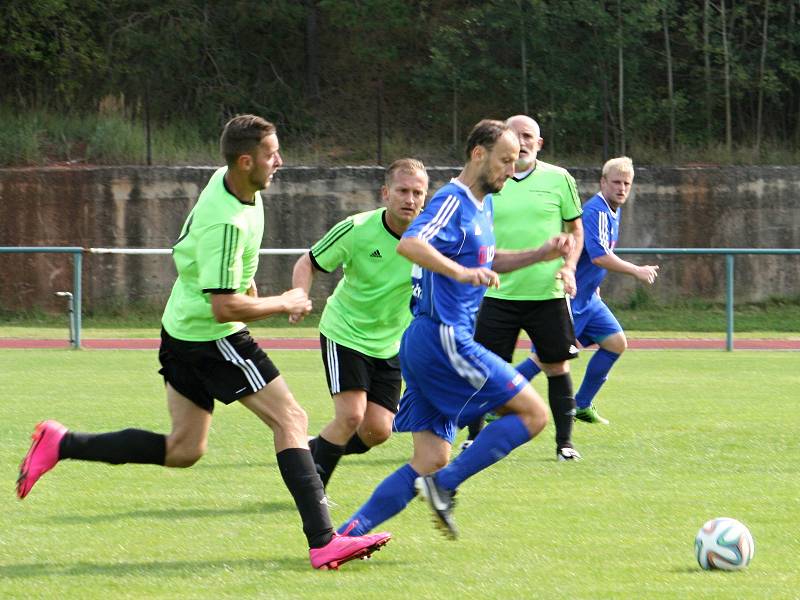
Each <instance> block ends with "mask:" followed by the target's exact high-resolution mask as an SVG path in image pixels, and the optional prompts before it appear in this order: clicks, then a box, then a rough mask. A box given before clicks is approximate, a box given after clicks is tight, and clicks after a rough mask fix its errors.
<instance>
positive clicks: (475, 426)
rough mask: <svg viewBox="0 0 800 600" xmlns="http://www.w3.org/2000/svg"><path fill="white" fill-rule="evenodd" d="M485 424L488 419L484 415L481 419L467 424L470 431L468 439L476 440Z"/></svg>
mask: <svg viewBox="0 0 800 600" xmlns="http://www.w3.org/2000/svg"><path fill="white" fill-rule="evenodd" d="M485 424H486V420H485V419H484V418H483V417H480V418H479V419H477V420H475V421H473V422H472V423H470V424H469V425H467V431H468V432H469V434H468V435H467V439H468V440H474V439H475V438H476V437H478V434H479V433H480V432H481V430H482V429H483V426H484V425H485Z"/></svg>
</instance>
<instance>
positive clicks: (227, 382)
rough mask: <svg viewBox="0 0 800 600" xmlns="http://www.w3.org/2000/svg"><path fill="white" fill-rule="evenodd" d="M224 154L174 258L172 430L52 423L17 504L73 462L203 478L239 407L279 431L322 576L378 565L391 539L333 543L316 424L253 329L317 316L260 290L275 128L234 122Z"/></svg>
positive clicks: (292, 293)
mask: <svg viewBox="0 0 800 600" xmlns="http://www.w3.org/2000/svg"><path fill="white" fill-rule="evenodd" d="M220 149H221V151H222V154H223V155H224V156H225V159H226V161H227V166H226V167H222V168H220V169H218V170H217V171H216V172H215V173H214V174H213V175H212V176H211V179H210V180H209V182H208V184H207V185H206V187H205V189H204V190H203V192H202V193H201V194H200V198H199V199H198V201H197V203H196V204H195V206H194V208H193V209H192V211H191V212H190V214H189V217H188V218H187V220H186V223H185V224H184V226H183V229H182V231H181V235H180V237H179V238H178V241H177V242H176V243H175V246H174V247H173V258H174V261H175V266H176V268H177V271H178V279H177V280H176V282H175V285H174V287H173V288H172V293H171V294H170V297H169V300H168V301H167V306H166V309H165V310H164V315H163V317H162V326H163V327H162V330H161V348H160V350H159V355H158V356H159V360H160V362H161V369H160V371H159V373H161V375H162V376H163V377H164V382H165V385H166V391H167V406H168V409H169V413H170V417H171V419H172V431H171V432H170V433H169V435H163V434H159V433H153V432H150V431H143V430H140V429H124V430H122V431H114V432H109V433H100V434H91V433H78V432H74V431H70V430H68V429H67V428H66V427H64V426H63V425H61V424H60V423H58V422H56V421H52V420H49V421H43V422H41V423H39V424H38V425H37V426H36V430H35V431H34V433H33V436H32V437H33V444H32V445H31V448H30V450H29V451H28V453H27V455H26V456H25V458H24V460H23V461H22V464H21V465H20V472H19V479H18V480H17V496H18V497H19V498H20V499H23V498H25V497H26V496H27V495H28V493H29V492H30V490H31V488H32V487H33V485H34V484H35V483H36V482H37V480H38V479H39V478H40V477H41V476H42V475H43V474H44V473H46V472H47V471H49V470H50V469H52V468H53V467H54V466H55V465H56V463H58V462H59V461H60V460H64V459H76V460H89V461H99V462H105V463H110V464H124V463H140V464H155V465H163V466H166V467H191V466H192V465H194V464H195V463H196V462H197V461H198V460H199V459H200V457H201V456H202V455H203V454H204V452H205V450H206V445H207V441H208V432H209V428H210V426H211V415H212V412H213V410H214V400H215V399H217V400H219V401H220V402H222V403H223V404H231V403H233V402H235V401H239V402H241V403H242V404H243V405H244V406H246V407H247V408H248V409H249V410H251V411H252V412H253V413H254V414H255V415H256V416H257V417H259V418H260V419H261V420H262V421H263V422H264V423H266V424H267V425H268V426H269V427H270V428H271V429H272V431H273V434H274V443H275V452H276V456H277V460H278V467H279V468H280V471H281V475H282V477H283V480H284V483H285V484H286V487H287V488H288V489H289V491H290V492H291V494H292V496H293V497H294V501H295V504H296V505H297V510H298V512H299V513H300V517H301V519H302V522H303V532H304V533H305V535H306V538H307V540H308V545H309V548H310V550H309V556H310V559H311V565H312V566H313V567H314V568H318V569H319V568H321V569H329V568H331V569H336V568H338V566H339V565H340V564H342V563H344V562H347V561H349V560H352V559H354V558H361V557H365V556H369V555H370V554H371V553H372V552H373V551H374V550H377V549H378V548H379V547H380V546H382V545H384V544H385V543H387V542H388V541H389V539H390V538H391V536H390V535H389V534H388V533H381V534H376V535H373V536H365V537H361V538H348V537H344V536H340V535H338V534H336V533H334V532H333V528H332V527H331V522H330V516H329V515H328V508H327V500H326V498H325V491H324V488H323V486H322V482H321V481H320V479H319V476H318V475H317V472H316V469H315V468H314V461H313V459H312V457H311V453H310V452H309V450H308V445H307V441H306V440H307V437H306V435H307V433H306V431H307V427H308V419H307V417H306V414H305V412H304V411H303V409H302V408H301V407H300V405H299V404H298V403H297V401H296V400H295V399H294V396H292V393H291V392H290V391H289V388H288V387H287V385H286V382H285V381H284V379H283V377H281V375H280V373H279V372H278V369H277V368H276V366H275V365H274V364H273V363H272V361H271V360H270V359H269V358H268V357H267V355H266V354H265V353H264V351H263V350H262V349H261V348H260V347H259V346H258V344H257V343H256V342H255V340H253V338H252V337H250V333H249V332H248V330H247V328H246V327H247V326H246V325H245V322H250V321H256V320H259V319H263V318H266V317H269V316H271V315H274V314H279V313H285V314H288V315H289V316H290V318H292V319H295V320H297V319H300V318H302V317H303V316H305V315H306V314H308V312H309V311H310V310H311V302H310V301H309V299H308V295H307V294H306V292H305V291H304V290H302V289H298V288H295V289H293V290H289V291H287V292H284V293H283V294H281V295H280V296H266V297H258V294H257V292H256V286H255V282H254V280H253V277H254V275H255V273H256V269H257V267H258V253H259V249H260V247H261V240H262V237H263V233H264V209H263V205H262V199H261V194H260V192H259V191H260V190H263V189H266V188H267V187H269V185H270V183H271V181H272V177H273V175H274V174H275V172H276V171H277V170H278V169H279V168H280V166H281V165H282V164H283V161H282V159H281V156H280V152H279V147H278V137H277V134H276V131H275V127H274V126H273V125H272V124H271V123H269V122H268V121H265V120H264V119H262V118H260V117H256V116H254V115H241V116H238V117H234V118H233V119H231V120H230V121H229V122H228V123H227V125H226V126H225V129H224V131H223V132H222V136H221V138H220Z"/></svg>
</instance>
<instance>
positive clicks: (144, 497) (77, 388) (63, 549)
mask: <svg viewBox="0 0 800 600" xmlns="http://www.w3.org/2000/svg"><path fill="white" fill-rule="evenodd" d="M587 354H588V353H587ZM272 356H273V358H274V359H275V361H276V363H277V364H278V365H279V366H280V367H281V369H282V371H283V373H284V375H285V377H286V379H287V380H288V382H289V384H290V386H291V387H292V388H293V390H294V392H295V395H296V396H297V397H298V399H299V400H300V401H301V403H302V404H303V405H304V406H305V407H306V409H307V411H308V413H309V417H310V420H311V430H312V431H313V432H316V431H318V430H319V428H320V426H321V425H323V423H324V422H326V421H327V420H328V418H329V417H330V416H331V408H332V406H331V403H330V400H329V398H328V397H327V394H326V390H325V387H324V375H323V371H322V367H321V362H320V360H319V357H318V355H317V353H316V352H303V351H299V352H297V351H296V352H274V353H272ZM586 360H587V356H586V355H584V356H583V357H581V358H579V359H578V360H577V361H576V362H575V365H574V372H575V378H576V380H578V379H579V377H580V375H581V374H582V372H583V368H584V367H585V364H586ZM0 365H2V367H1V368H0V383H1V384H2V389H3V396H2V404H3V409H4V410H3V415H4V418H3V420H2V422H1V423H0V436H1V439H2V440H3V443H2V444H1V445H0V469H2V473H3V479H4V480H5V482H6V483H5V485H4V489H5V490H6V491H5V493H4V494H2V500H0V515H2V516H1V517H0V520H1V521H0V522H1V523H2V527H1V528H0V531H1V532H2V533H0V597H2V598H181V599H186V598H228V597H231V598H232V597H236V598H251V597H252V598H257V597H261V598H342V599H347V600H352V599H354V598H405V599H408V598H444V597H451V598H570V599H572V598H587V599H588V598H591V599H595V598H615V599H616V598H681V599H686V598H691V599H695V598H769V599H775V598H797V597H798V589H800V572H798V569H797V565H796V564H795V562H794V559H795V557H796V556H797V555H799V554H800V537H798V533H797V521H798V517H800V478H799V477H798V475H797V474H798V469H797V465H798V464H800V445H799V444H798V439H800V420H798V419H797V416H796V410H797V406H796V403H797V390H798V389H800V368H799V367H800V355H798V353H792V352H783V353H780V352H744V351H739V352H736V353H733V354H731V353H725V352H709V351H706V352H702V351H631V352H629V353H628V354H627V355H626V356H625V357H624V358H623V359H622V361H621V362H620V363H619V364H618V366H617V368H616V369H615V371H614V373H613V375H612V378H611V379H610V380H609V382H608V384H607V385H606V387H605V388H604V390H603V392H602V393H601V397H600V400H599V406H600V408H601V409H602V413H603V414H604V415H605V416H607V417H608V418H610V419H611V420H612V425H611V426H610V427H602V426H592V425H586V424H583V423H577V424H576V431H575V442H576V446H577V447H578V448H579V449H580V450H581V452H582V453H583V455H584V460H583V461H581V462H579V463H576V464H560V463H557V462H556V461H555V460H554V445H553V442H552V435H553V431H552V428H551V427H550V426H548V429H547V430H546V431H545V432H544V433H543V434H542V436H540V437H539V438H537V439H536V440H534V441H533V442H532V443H530V444H527V445H526V446H523V447H522V448H520V449H518V450H517V451H515V452H514V453H513V454H511V455H510V456H509V457H508V458H507V459H505V460H503V461H501V462H500V463H499V464H497V465H495V466H493V467H491V468H490V469H488V470H487V471H484V472H483V473H480V474H478V475H477V476H475V477H474V478H473V479H471V480H469V481H467V482H466V483H465V484H464V485H463V486H462V487H461V490H460V493H459V504H458V508H457V511H456V519H457V521H458V525H459V528H460V530H461V538H460V539H459V541H457V542H451V541H447V540H445V539H444V538H442V537H440V535H439V534H438V533H437V532H436V530H435V529H434V527H433V526H432V524H431V520H430V517H429V515H428V513H427V508H426V507H425V506H424V505H423V504H422V503H420V502H417V501H415V502H413V503H412V505H411V506H409V508H408V509H407V510H406V511H405V512H404V513H402V514H401V515H399V516H398V517H396V518H395V519H393V520H392V521H390V522H389V523H387V524H386V525H385V527H386V529H388V530H390V531H392V532H393V534H394V538H395V539H394V540H393V541H392V542H391V543H390V544H389V545H388V546H387V547H386V548H385V549H384V550H382V551H381V552H379V553H377V554H376V555H375V556H374V557H373V559H372V560H369V561H363V562H362V561H358V562H354V563H349V564H347V565H345V566H344V567H342V570H341V571H340V572H335V573H334V572H315V571H313V570H312V569H311V568H310V566H309V564H308V559H307V549H306V547H305V540H304V538H303V535H302V532H301V530H300V525H299V518H298V516H297V514H296V512H295V510H294V507H293V504H292V501H291V498H290V496H289V494H288V492H287V491H286V489H285V488H284V486H283V484H282V481H281V478H280V475H279V473H278V470H277V466H276V462H275V457H274V452H273V448H272V441H271V434H270V433H269V431H268V430H267V429H266V428H265V427H264V426H263V425H262V424H261V423H260V422H258V421H257V420H256V419H255V418H254V417H253V416H252V415H251V414H250V413H249V412H248V411H246V409H244V408H243V407H241V406H238V405H237V406H231V407H223V406H218V408H217V411H216V413H215V415H216V418H215V421H214V424H213V426H212V431H211V438H210V445H209V452H208V454H207V456H206V457H205V458H204V459H203V460H202V461H201V462H200V463H199V464H198V465H196V466H195V467H194V468H192V469H188V470H166V469H163V468H158V467H148V466H141V465H135V466H133V465H132V466H117V467H112V466H107V465H102V464H96V463H82V462H70V461H66V462H64V463H62V464H60V465H59V466H58V467H56V469H55V470H54V471H53V472H52V473H49V474H47V475H45V477H44V478H43V479H42V480H41V481H40V482H39V483H38V484H37V486H36V488H35V489H34V490H33V492H32V493H31V495H30V496H29V497H28V498H27V499H26V500H25V501H24V502H20V501H18V500H17V499H16V498H15V497H14V492H13V489H14V479H15V477H16V469H17V465H18V463H19V461H20V459H21V458H22V456H23V454H24V453H25V451H26V450H27V448H28V445H29V434H30V431H31V430H32V427H33V425H34V424H35V423H36V422H37V421H38V420H40V419H43V418H55V419H59V420H61V421H63V422H64V423H65V424H67V425H68V426H69V427H72V428H74V429H77V430H88V431H100V430H111V429H118V428H123V427H127V426H134V427H141V428H152V429H155V430H160V431H166V430H167V428H168V417H167V414H166V410H165V408H164V399H163V389H162V385H161V383H160V381H159V378H158V376H157V375H156V373H155V369H156V353H155V352H152V351H151V352H143V351H84V352H72V351H68V350H64V351H34V350H0ZM542 383H543V382H542V381H538V380H537V387H538V388H539V389H540V391H542ZM462 437H463V432H462V434H461V436H460V437H459V441H460V440H461V438H462ZM409 448H410V438H409V436H407V435H403V434H401V435H397V436H395V437H394V438H393V439H391V440H390V441H389V442H388V443H387V444H386V445H385V446H383V447H381V448H378V449H376V450H374V451H373V452H371V453H369V454H366V455H363V456H358V457H347V458H345V459H344V460H343V462H342V463H341V465H340V468H339V470H338V471H337V473H336V475H335V476H334V478H333V480H332V482H331V485H330V487H329V490H328V491H329V493H330V496H331V498H332V499H333V500H334V501H335V502H336V504H337V506H336V507H335V508H334V509H333V513H332V514H333V520H334V523H335V524H337V525H338V524H339V523H341V522H342V521H343V520H344V519H345V518H346V517H347V516H349V514H350V513H351V512H352V511H353V510H354V509H355V508H356V507H357V506H358V505H359V504H360V503H361V502H363V501H364V500H365V499H366V498H367V496H368V495H369V494H370V492H371V490H372V489H373V487H374V486H375V485H376V484H377V483H378V482H379V481H380V480H381V479H382V478H383V477H385V476H386V475H387V474H388V473H389V472H391V471H392V470H394V469H395V468H397V467H398V466H400V465H401V464H402V463H403V462H404V461H405V460H406V459H407V457H408V455H409ZM717 516H731V517H734V518H737V519H739V520H741V521H743V522H744V523H746V524H747V525H748V526H749V528H750V530H751V532H752V533H753V536H754V538H755V543H756V553H755V558H754V560H753V562H752V564H751V565H750V567H749V568H748V569H746V570H745V571H743V572H738V573H721V572H704V571H702V570H700V568H699V567H698V566H697V564H696V562H695V559H694V555H693V540H694V536H695V533H696V532H697V530H698V529H699V528H700V526H701V525H702V524H703V522H704V521H706V520H707V519H709V518H712V517H717Z"/></svg>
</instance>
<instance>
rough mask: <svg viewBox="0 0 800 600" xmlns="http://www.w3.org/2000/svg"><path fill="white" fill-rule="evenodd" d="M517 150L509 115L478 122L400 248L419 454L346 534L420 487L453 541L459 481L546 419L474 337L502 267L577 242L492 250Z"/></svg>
mask: <svg viewBox="0 0 800 600" xmlns="http://www.w3.org/2000/svg"><path fill="white" fill-rule="evenodd" d="M518 155H519V142H518V140H517V136H516V135H515V134H514V133H513V132H512V131H511V130H510V129H509V128H508V127H507V126H506V125H505V124H504V123H503V122H501V121H493V120H484V121H481V122H480V123H478V124H477V125H476V126H475V127H474V128H473V129H472V132H471V133H470V135H469V138H468V140H467V149H466V156H467V163H466V165H465V167H464V169H463V170H462V171H461V174H460V175H459V176H458V177H457V178H455V179H452V180H451V181H450V183H448V184H447V185H445V186H444V187H442V188H441V189H440V190H439V191H438V192H437V193H436V194H435V195H434V196H433V198H432V199H431V201H430V202H429V204H428V207H427V208H426V210H425V212H423V213H422V214H421V215H420V216H419V217H417V219H416V220H415V221H414V223H412V225H411V226H410V227H409V228H408V230H407V231H406V232H405V234H403V238H402V240H401V241H400V244H399V245H398V247H397V251H398V252H399V253H400V254H402V255H403V256H405V257H407V258H408V259H409V260H411V261H412V262H414V263H415V266H414V269H413V300H412V311H413V314H414V319H413V321H412V322H411V325H409V327H408V329H407V330H406V332H405V333H404V334H403V339H402V342H401V345H400V364H401V367H402V372H403V378H404V379H405V381H406V391H405V393H404V394H403V397H402V398H401V400H400V408H399V411H398V413H397V417H396V418H395V429H396V430H397V431H410V432H411V433H412V435H413V444H414V452H413V456H412V458H411V461H410V462H409V463H408V464H406V465H404V466H402V467H401V468H400V469H398V470H397V471H395V472H394V473H392V474H391V475H389V477H387V478H386V479H384V480H383V482H382V483H380V484H379V485H378V487H377V488H376V489H375V491H374V492H373V494H372V496H371V497H370V499H369V500H368V501H367V502H366V504H364V505H363V506H362V507H361V508H359V509H358V510H357V511H356V512H355V514H353V515H352V516H351V517H350V519H348V521H347V522H346V523H345V524H344V525H342V527H341V528H340V529H339V531H340V532H346V531H350V532H351V533H354V534H364V533H366V532H368V531H370V530H371V529H372V528H374V527H375V526H377V525H378V524H380V523H382V522H383V521H385V520H386V519H388V518H390V517H392V516H394V515H395V514H397V513H398V512H400V511H401V510H403V508H405V506H406V505H407V504H408V502H409V501H410V500H411V499H412V498H413V497H414V495H415V493H416V492H420V493H421V494H422V497H423V498H425V499H426V500H427V501H428V504H429V506H430V508H431V509H432V510H433V512H434V515H435V516H436V522H437V525H438V526H440V527H441V528H442V529H443V530H444V531H445V532H446V533H447V534H448V535H449V536H450V537H452V538H455V536H456V527H455V523H454V520H453V516H452V510H453V495H454V494H455V491H456V489H457V488H458V486H459V485H460V484H461V483H462V482H463V481H464V480H466V479H467V478H468V477H471V476H472V475H474V474H476V473H478V472H479V471H481V470H483V469H485V468H487V467H489V466H490V465H492V464H494V463H495V462H497V461H498V460H500V459H501V458H503V457H504V456H506V455H507V454H508V453H509V452H511V451H512V450H513V449H514V448H516V447H517V446H519V445H521V444H523V443H525V442H527V441H528V440H530V439H531V438H533V437H534V436H535V435H536V434H538V433H539V432H540V431H541V430H542V429H543V428H544V427H545V425H546V424H547V410H546V408H545V406H544V403H543V402H542V399H541V398H540V397H539V395H538V394H537V393H536V392H535V391H534V389H533V388H532V387H531V386H530V385H529V384H528V383H527V382H526V381H525V379H524V377H523V376H522V375H520V374H519V373H517V372H516V371H515V370H514V368H513V367H512V366H511V365H509V364H508V363H506V362H505V361H504V360H503V359H501V358H500V357H498V356H497V355H495V354H493V353H492V352H490V351H489V350H487V349H486V348H484V347H483V346H481V345H480V344H478V343H477V342H476V341H475V340H474V339H473V337H472V336H473V331H474V326H475V315H476V313H477V311H478V307H479V305H480V302H481V299H482V298H483V295H484V293H485V291H486V288H487V287H488V286H496V285H497V284H498V276H497V272H496V271H499V272H503V271H510V270H513V269H518V268H520V267H523V266H525V265H529V264H532V263H534V262H537V261H541V260H549V259H552V258H555V257H556V256H563V255H566V254H568V253H569V252H570V251H571V250H572V244H573V238H572V237H571V236H569V235H567V234H561V235H558V236H555V237H553V238H552V239H550V240H549V241H548V242H547V243H545V244H543V245H542V246H541V247H540V248H537V249H535V250H524V251H519V252H501V251H498V252H495V238H494V232H493V231H492V227H493V224H492V212H493V207H492V196H491V194H492V193H494V192H497V191H499V190H500V189H501V188H502V187H503V184H504V183H505V181H506V180H507V179H508V178H509V177H510V176H511V175H513V173H514V162H515V161H516V160H517V157H518ZM492 268H494V269H495V270H496V271H495V270H492ZM490 410H495V411H497V412H498V413H499V414H501V415H502V416H501V418H499V419H498V420H496V421H495V422H493V423H492V424H490V425H489V426H488V427H486V429H485V430H484V432H483V433H482V434H481V435H480V436H479V437H478V439H477V441H476V442H475V443H473V444H472V446H470V447H469V448H468V449H466V450H465V451H464V452H462V453H461V454H460V455H459V456H458V457H457V458H456V459H455V460H454V461H453V462H452V463H450V464H449V465H447V462H448V459H449V456H450V449H451V446H452V443H453V439H454V438H455V434H456V431H457V428H458V427H463V426H464V425H466V424H467V423H469V422H472V421H473V420H475V419H476V418H478V417H479V416H481V415H483V414H484V413H486V412H487V411H490ZM445 465H447V466H445ZM442 467H444V468H442Z"/></svg>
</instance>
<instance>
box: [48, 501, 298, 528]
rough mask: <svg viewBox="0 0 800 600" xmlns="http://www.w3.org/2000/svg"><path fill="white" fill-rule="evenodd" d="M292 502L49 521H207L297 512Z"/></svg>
mask: <svg viewBox="0 0 800 600" xmlns="http://www.w3.org/2000/svg"><path fill="white" fill-rule="evenodd" d="M295 511H296V508H295V506H294V504H292V503H291V502H251V503H249V504H242V505H240V506H233V507H220V508H166V509H152V510H131V511H126V512H119V513H107V514H95V515H59V516H57V517H52V518H51V519H49V520H50V521H53V522H55V523H64V524H81V523H102V522H111V521H122V520H125V519H166V520H169V521H175V520H180V519H205V518H207V517H227V516H230V515H249V514H267V513H276V512H295Z"/></svg>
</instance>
